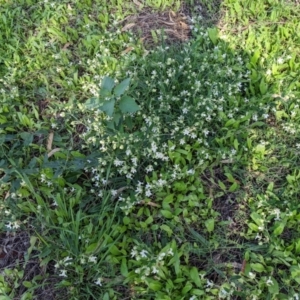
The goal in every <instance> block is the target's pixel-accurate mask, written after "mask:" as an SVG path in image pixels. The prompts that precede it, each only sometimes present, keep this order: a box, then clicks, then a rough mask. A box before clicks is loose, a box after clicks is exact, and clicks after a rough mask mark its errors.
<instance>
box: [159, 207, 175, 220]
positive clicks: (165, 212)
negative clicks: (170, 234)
mask: <svg viewBox="0 0 300 300" xmlns="http://www.w3.org/2000/svg"><path fill="white" fill-rule="evenodd" d="M160 212H161V214H162V215H163V216H164V217H165V218H167V219H172V218H173V214H172V213H171V212H170V211H168V210H163V209H162V210H161V211H160Z"/></svg>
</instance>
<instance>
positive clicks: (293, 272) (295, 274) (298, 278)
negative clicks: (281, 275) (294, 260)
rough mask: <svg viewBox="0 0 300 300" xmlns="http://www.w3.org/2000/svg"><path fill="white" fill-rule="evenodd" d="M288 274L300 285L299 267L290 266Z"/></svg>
mask: <svg viewBox="0 0 300 300" xmlns="http://www.w3.org/2000/svg"><path fill="white" fill-rule="evenodd" d="M290 273H291V276H292V278H293V279H294V280H295V281H296V282H297V283H299V284H300V267H299V266H292V267H291V268H290Z"/></svg>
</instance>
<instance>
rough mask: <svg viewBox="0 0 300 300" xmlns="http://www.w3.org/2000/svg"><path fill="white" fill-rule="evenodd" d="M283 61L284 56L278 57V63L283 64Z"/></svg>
mask: <svg viewBox="0 0 300 300" xmlns="http://www.w3.org/2000/svg"><path fill="white" fill-rule="evenodd" d="M283 62H284V60H283V58H281V57H279V58H278V59H277V63H278V64H280V65H281V64H283Z"/></svg>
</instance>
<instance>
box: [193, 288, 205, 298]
mask: <svg viewBox="0 0 300 300" xmlns="http://www.w3.org/2000/svg"><path fill="white" fill-rule="evenodd" d="M191 294H192V295H196V296H203V295H205V292H204V291H203V290H199V289H193V290H191Z"/></svg>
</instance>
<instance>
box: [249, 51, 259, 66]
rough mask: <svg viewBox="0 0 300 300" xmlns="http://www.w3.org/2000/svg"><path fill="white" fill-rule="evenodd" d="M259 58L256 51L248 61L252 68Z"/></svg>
mask: <svg viewBox="0 0 300 300" xmlns="http://www.w3.org/2000/svg"><path fill="white" fill-rule="evenodd" d="M259 57H260V51H259V50H258V49H257V50H256V51H255V52H254V54H253V56H252V57H251V59H250V62H251V64H252V65H253V66H256V63H257V61H258V59H259Z"/></svg>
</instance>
